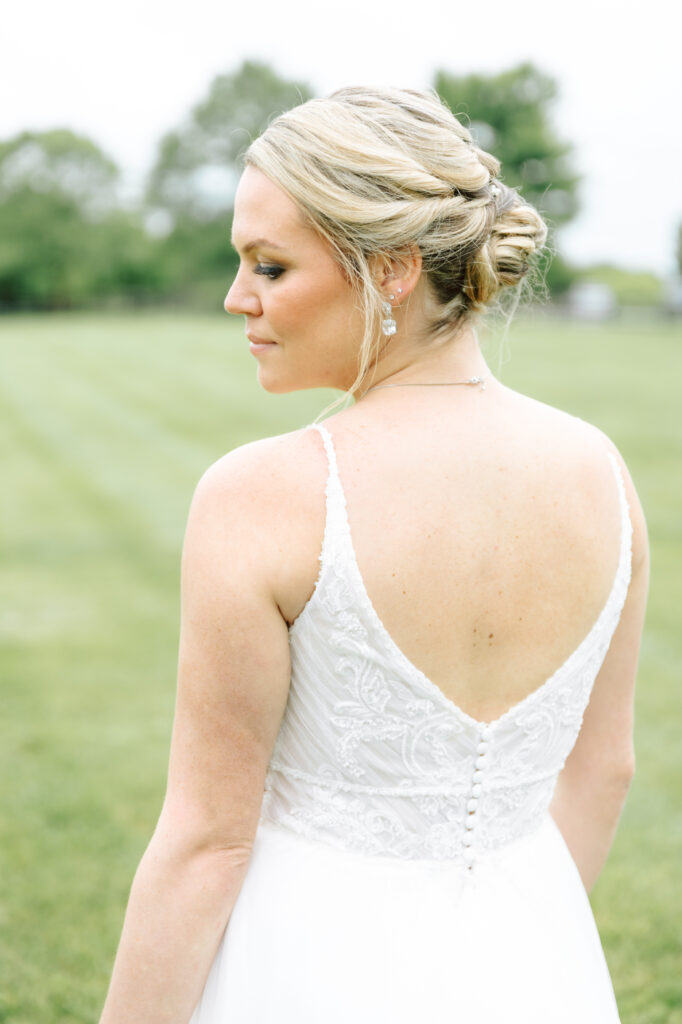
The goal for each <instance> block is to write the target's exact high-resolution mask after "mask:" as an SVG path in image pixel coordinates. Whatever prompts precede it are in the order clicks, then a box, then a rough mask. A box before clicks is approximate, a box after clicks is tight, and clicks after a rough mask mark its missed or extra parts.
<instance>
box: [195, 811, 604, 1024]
mask: <svg viewBox="0 0 682 1024" xmlns="http://www.w3.org/2000/svg"><path fill="white" fill-rule="evenodd" d="M618 1021H619V1017H618V1011H617V1008H616V1002H615V998H614V993H613V988H612V984H611V980H610V977H609V972H608V969H607V965H606V961H605V958H604V953H603V950H602V947H601V942H600V939H599V935H598V932H597V928H596V925H595V921H594V918H593V915H592V910H591V907H590V903H589V900H588V897H587V894H586V892H585V889H584V887H583V884H582V881H581V879H580V875H579V874H578V871H577V868H576V866H575V863H574V861H573V860H572V858H571V855H570V853H569V851H568V848H567V846H566V844H565V842H564V840H563V838H562V836H561V833H560V832H559V830H558V828H557V826H556V825H555V824H554V821H553V819H552V818H551V817H550V816H549V815H547V816H546V817H545V818H544V819H543V821H542V824H541V826H540V827H539V828H538V829H537V830H536V831H535V832H534V833H533V834H532V835H530V836H526V837H524V838H522V839H517V840H515V841H513V842H510V843H508V844H507V845H506V846H504V847H502V848H500V849H497V850H494V851H489V852H487V853H485V854H484V855H482V856H481V857H480V858H479V859H478V861H477V862H476V864H475V865H474V867H473V869H472V870H467V869H466V867H463V866H462V865H461V864H460V863H456V864H455V863H453V862H449V861H446V860H411V859H400V858H397V857H388V856H374V855H367V854H365V853H357V854H356V853H354V852H349V851H348V850H345V849H340V848H336V847H333V846H330V845H328V844H325V843H322V842H320V841H318V840H309V839H307V838H305V837H303V836H298V835H297V834H295V833H293V832H290V831H287V830H284V829H282V828H280V827H278V826H275V825H273V824H270V823H269V822H267V821H261V823H260V824H259V827H258V831H257V833H256V839H255V844H254V849H253V853H252V857H251V861H250V864H249V869H248V872H247V875H246V878H245V880H244V883H243V886H242V888H241V890H240V893H239V896H238V898H237V901H236V903H235V906H234V909H233V912H232V915H231V917H230V920H229V922H228V925H227V928H226V931H225V934H224V937H223V939H222V942H221V944H220V947H219V949H218V952H217V955H216V958H215V960H214V963H213V965H212V968H211V971H210V974H209V977H208V979H207V982H206V986H205V989H204V993H203V996H202V998H201V1000H200V1002H199V1004H198V1006H197V1008H196V1010H195V1012H194V1014H193V1016H192V1019H191V1024H270V1022H272V1024H275V1022H276V1024H350V1022H353V1024H415V1022H428V1024H618Z"/></svg>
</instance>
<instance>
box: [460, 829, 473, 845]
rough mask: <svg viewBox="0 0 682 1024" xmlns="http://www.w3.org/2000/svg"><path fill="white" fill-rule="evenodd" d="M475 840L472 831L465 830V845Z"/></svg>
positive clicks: (463, 840)
mask: <svg viewBox="0 0 682 1024" xmlns="http://www.w3.org/2000/svg"><path fill="white" fill-rule="evenodd" d="M473 841H474V837H473V835H472V833H471V832H465V833H464V837H463V839H462V842H463V843H464V845H465V846H471V844H472V843H473Z"/></svg>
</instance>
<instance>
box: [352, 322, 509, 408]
mask: <svg viewBox="0 0 682 1024" xmlns="http://www.w3.org/2000/svg"><path fill="white" fill-rule="evenodd" d="M489 373H490V371H489V369H488V366H487V365H486V362H485V359H484V358H483V355H482V353H481V349H480V346H479V343H478V338H477V336H476V332H475V330H474V329H473V328H472V327H468V328H467V329H466V330H465V331H464V332H463V333H461V334H459V335H458V336H457V338H456V340H453V341H450V342H443V343H442V344H441V345H439V346H438V347H437V348H431V349H427V350H426V351H425V352H423V353H420V354H419V355H418V356H416V357H415V356H414V353H413V352H410V353H408V352H406V351H396V350H395V349H394V348H393V347H391V350H390V351H388V352H387V353H386V354H385V355H382V356H380V357H379V360H378V361H377V363H376V364H375V368H374V373H373V374H371V376H370V379H368V380H367V381H366V384H365V385H363V387H362V389H361V390H360V391H358V392H357V393H356V395H355V398H356V401H357V400H358V399H360V398H362V397H363V396H364V395H366V394H368V393H369V392H370V391H371V390H373V389H374V388H378V386H379V385H380V384H382V385H386V384H415V385H417V384H448V383H457V382H464V381H468V380H471V378H473V377H484V376H485V375H486V374H489Z"/></svg>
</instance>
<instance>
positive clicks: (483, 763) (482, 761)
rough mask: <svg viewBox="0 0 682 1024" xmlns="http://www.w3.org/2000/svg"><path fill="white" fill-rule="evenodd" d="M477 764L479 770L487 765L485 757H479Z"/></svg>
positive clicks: (482, 755)
mask: <svg viewBox="0 0 682 1024" xmlns="http://www.w3.org/2000/svg"><path fill="white" fill-rule="evenodd" d="M475 763H476V767H477V768H483V767H484V765H485V755H484V754H481V755H480V756H479V757H477V758H476V762H475Z"/></svg>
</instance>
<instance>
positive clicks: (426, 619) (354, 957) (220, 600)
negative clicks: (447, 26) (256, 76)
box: [100, 88, 649, 1024]
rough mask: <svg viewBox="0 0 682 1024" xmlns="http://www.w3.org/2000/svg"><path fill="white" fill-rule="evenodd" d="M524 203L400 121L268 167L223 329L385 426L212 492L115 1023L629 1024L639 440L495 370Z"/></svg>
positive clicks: (187, 572) (221, 473)
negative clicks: (622, 855) (602, 896)
mask: <svg viewBox="0 0 682 1024" xmlns="http://www.w3.org/2000/svg"><path fill="white" fill-rule="evenodd" d="M499 172H500V166H499V163H498V161H497V160H496V159H495V157H494V156H492V155H491V154H489V153H486V152H484V151H482V150H481V149H479V148H478V147H477V146H476V145H475V144H474V143H473V140H472V138H471V136H470V134H469V132H468V131H467V129H466V128H465V127H464V126H463V125H461V124H460V123H459V122H458V121H457V120H456V118H454V117H453V116H452V114H451V113H450V111H449V110H448V109H447V108H446V107H445V106H444V105H443V104H442V103H441V102H440V101H439V99H438V97H437V96H436V95H435V94H432V93H429V92H414V91H410V90H400V89H388V88H387V89H362V88H348V89H343V90H340V91H338V92H336V93H334V94H332V95H331V96H330V97H328V98H327V99H321V100H312V101H310V102H308V103H305V104H302V105H301V106H300V107H297V108H295V109H294V110H292V111H289V112H287V113H285V114H283V115H281V116H280V117H278V118H277V119H275V120H274V121H273V122H272V123H271V124H270V126H269V127H268V128H267V129H266V131H265V132H264V133H263V135H262V136H261V137H260V138H259V139H256V140H255V141H254V142H253V143H252V145H251V146H250V147H249V149H248V151H247V153H246V158H245V169H244V173H243V175H242V178H241V181H240V183H239V187H238V191H237V195H236V199H235V213H234V223H233V244H234V246H235V248H236V249H237V251H238V253H239V256H240V267H239V271H238V273H237V276H236V278H235V280H234V283H233V284H232V286H231V288H230V290H229V293H228V295H227V298H226V300H225V308H226V310H227V311H228V312H229V313H232V314H234V315H238V316H243V317H244V320H245V330H246V337H247V338H248V340H249V343H250V350H251V352H252V354H253V356H254V358H255V360H256V365H257V374H258V381H259V383H260V385H261V387H263V388H264V389H265V390H266V391H268V392H270V393H272V394H278V393H284V392H291V391H297V390H302V389H306V388H319V387H332V388H337V389H340V390H341V391H342V392H344V393H345V394H346V396H348V397H352V398H353V399H354V402H353V404H350V405H349V404H347V405H346V407H344V408H343V409H341V410H340V411H337V412H335V413H334V414H333V415H331V416H329V417H328V418H327V419H326V420H325V421H324V423H321V422H316V423H313V424H308V425H307V426H306V427H304V428H302V429H300V430H295V431H293V432H291V433H288V434H283V435H280V436H275V437H270V438H266V439H264V440H259V441H254V442H252V443H251V444H246V445H243V446H242V447H240V448H237V449H235V450H233V451H231V452H229V453H228V454H226V455H225V456H223V458H221V459H219V460H218V461H217V462H216V463H215V464H214V465H212V466H211V467H210V468H208V469H207V471H206V472H205V474H204V475H203V476H202V478H201V480H200V481H199V484H198V486H197V488H196V492H195V494H194V498H193V501H192V506H191V510H190V514H189V521H188V524H187V531H186V536H185V543H184V549H183V556H182V620H181V631H180V651H179V666H178V691H177V704H176V713H175V721H174V728H173V736H172V743H171V752H170V764H169V771H168V785H167V792H166V797H165V800H164V803H163V808H162V810H161V814H160V818H159V821H158V824H157V826H156V829H155V831H154V834H153V836H152V838H151V840H150V842H149V845H148V848H147V850H146V852H145V854H144V856H143V858H142V860H141V863H140V865H139V868H138V870H137V873H136V875H135V879H134V881H133V885H132V890H131V893H130V900H129V904H128V909H127V912H126V916H125V922H124V925H123V933H122V936H121V941H120V945H119V950H118V954H117V957H116V962H115V965H114V969H113V974H112V978H111V984H110V988H109V992H108V995H107V999H106V1003H105V1006H104V1009H103V1012H102V1016H101V1022H100V1024H130V1022H131V1021H134V1022H135V1024H188V1022H189V1021H190V1020H191V1021H192V1024H218V1022H221V1024H228V1022H229V1024H232V1022H234V1024H265V1022H271V1021H272V1022H275V1021H276V1022H289V1024H321V1022H323V1021H324V1022H325V1024H341V1022H343V1024H347V1022H349V1021H351V1020H352V1021H354V1022H360V1024H370V1022H372V1024H383V1022H386V1024H388V1022H391V1024H401V1022H404V1024H407V1022H408V1021H409V1022H414V1021H416V1020H420V1021H421V1020H423V1021H428V1022H429V1024H439V1022H443V1024H445V1022H446V1021H447V1022H450V1024H452V1022H454V1021H474V1020H475V1021H477V1024H500V1022H502V1021H504V1022H505V1024H510V1022H511V1024H514V1022H518V1024H521V1022H523V1024H548V1022H550V1021H551V1022H552V1024H569V1022H570V1024H576V1022H578V1021H579V1022H580V1024H613V1022H617V1021H618V1011H617V1008H616V1002H615V998H614V993H613V988H612V985H611V981H610V978H609V973H608V969H607V966H606V962H605V959H604V954H603V952H602V948H601V944H600V940H599V936H598V933H597V930H596V926H595V923H594V918H593V916H592V912H591V910H590V904H589V900H588V896H587V893H588V891H589V889H590V887H591V886H592V885H593V883H594V881H595V879H596V878H597V876H598V874H599V872H600V871H601V869H602V867H603V865H604V862H605V860H606V857H607V854H608V851H609V848H610V845H611V843H612V841H613V837H614V833H615V830H616V826H617V822H618V818H619V815H620V813H621V809H622V807H623V803H624V800H625V797H626V794H627V791H628V786H629V784H630V780H631V777H632V772H633V763H634V761H633V742H632V714H633V713H632V706H633V689H634V683H635V675H636V667H637V659H638V651H639V643H640V636H641V632H642V624H643V618H644V609H645V603H646V594H647V587H648V564H649V562H648V544H647V535H646V526H645V521H644V517H643V514H642V509H641V506H640V503H639V501H638V498H637V494H636V491H635V488H634V486H633V483H632V480H631V479H630V475H629V473H628V471H627V468H626V466H625V464H624V462H623V460H622V458H621V456H620V454H619V453H618V451H617V450H616V448H615V447H614V445H613V444H612V443H611V441H610V440H609V439H608V438H607V437H605V436H604V435H603V434H602V433H601V432H600V431H599V430H598V429H597V428H596V427H594V426H592V425H590V424H588V423H585V422H584V421H582V420H578V419H576V418H575V417H573V416H571V415H569V414H567V413H565V412H562V411H560V410H558V409H555V408H553V407H550V406H547V405H545V404H543V403H541V402H538V401H536V400H534V399H531V398H529V397H527V396H525V395H523V394H521V393H519V392H515V391H512V390H511V389H509V388H507V387H505V386H504V385H503V384H502V383H501V382H500V381H498V380H496V379H495V377H494V376H493V375H492V373H491V371H490V369H489V368H488V366H487V365H486V362H485V360H484V358H483V355H482V352H481V349H480V347H479V343H478V338H477V334H476V321H477V317H478V314H479V312H480V311H481V310H483V309H485V308H486V307H487V305H489V304H490V303H492V302H494V301H495V300H496V299H497V297H498V295H499V294H500V293H501V292H502V291H503V290H504V289H505V288H509V289H514V288H515V287H518V286H520V284H521V282H523V280H524V278H525V276H526V274H527V271H528V269H529V267H532V265H533V262H534V259H535V257H536V254H537V252H538V251H539V250H540V249H541V248H542V246H543V244H544V242H545V237H546V228H545V225H544V223H543V221H542V219H541V217H540V216H539V214H538V213H537V211H535V210H534V209H533V208H532V207H530V206H529V205H528V204H526V203H525V202H524V201H523V199H522V198H521V197H520V196H519V195H518V194H517V193H516V192H515V191H514V190H513V189H511V188H509V187H508V186H506V185H505V184H504V183H503V182H502V181H501V180H500V178H499ZM549 344H550V341H549V340H548V346H549Z"/></svg>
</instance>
